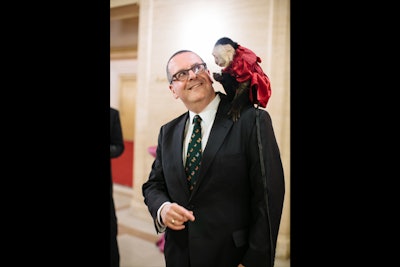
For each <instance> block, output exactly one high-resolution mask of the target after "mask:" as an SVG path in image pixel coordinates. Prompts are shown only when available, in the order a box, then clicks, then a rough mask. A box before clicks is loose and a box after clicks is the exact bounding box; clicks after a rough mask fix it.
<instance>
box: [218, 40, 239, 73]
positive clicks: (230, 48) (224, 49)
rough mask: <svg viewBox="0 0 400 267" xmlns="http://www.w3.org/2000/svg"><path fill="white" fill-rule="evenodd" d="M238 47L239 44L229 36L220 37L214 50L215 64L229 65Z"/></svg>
mask: <svg viewBox="0 0 400 267" xmlns="http://www.w3.org/2000/svg"><path fill="white" fill-rule="evenodd" d="M236 48H238V44H237V43H236V42H234V41H232V40H231V39H229V38H228V37H223V38H221V39H219V40H218V41H217V42H216V43H215V45H214V49H213V52H212V55H213V56H214V60H215V64H217V65H218V66H220V67H223V68H225V67H227V66H229V64H230V63H231V62H232V60H233V56H234V55H235V50H236Z"/></svg>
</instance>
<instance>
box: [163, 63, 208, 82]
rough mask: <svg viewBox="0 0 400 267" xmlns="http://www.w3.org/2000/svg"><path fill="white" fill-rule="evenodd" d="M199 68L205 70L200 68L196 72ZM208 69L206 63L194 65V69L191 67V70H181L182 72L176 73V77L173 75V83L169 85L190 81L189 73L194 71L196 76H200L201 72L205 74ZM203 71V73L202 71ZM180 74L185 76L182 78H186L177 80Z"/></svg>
mask: <svg viewBox="0 0 400 267" xmlns="http://www.w3.org/2000/svg"><path fill="white" fill-rule="evenodd" d="M199 66H203V67H204V69H203V70H201V68H199V69H197V70H196V68H198V67H199ZM206 69H207V64H206V63H204V62H203V63H196V64H194V65H193V66H192V67H190V68H189V69H186V70H180V71H178V72H177V73H175V74H174V75H172V77H171V82H170V83H169V84H172V82H173V81H181V82H183V81H186V80H187V79H188V77H189V71H193V72H194V74H196V75H197V74H199V73H201V72H203V71H205V70H206ZM200 70H201V71H200ZM178 74H183V76H181V77H186V78H179V79H178V78H177V75H178Z"/></svg>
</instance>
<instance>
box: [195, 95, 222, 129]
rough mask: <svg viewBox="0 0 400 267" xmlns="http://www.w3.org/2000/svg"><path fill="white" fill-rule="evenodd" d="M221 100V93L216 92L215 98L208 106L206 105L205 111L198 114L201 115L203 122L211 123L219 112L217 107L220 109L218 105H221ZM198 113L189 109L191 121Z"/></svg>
mask: <svg viewBox="0 0 400 267" xmlns="http://www.w3.org/2000/svg"><path fill="white" fill-rule="evenodd" d="M220 101H221V98H220V96H219V94H216V96H215V97H214V99H213V100H212V101H211V102H210V103H209V104H208V105H207V107H205V109H203V111H202V112H200V113H199V114H198V115H200V117H201V120H202V121H203V122H205V123H209V122H210V121H212V120H213V119H214V118H215V114H216V113H217V109H218V105H219V102H220ZM196 114H197V113H194V112H193V111H190V110H189V121H190V122H192V121H193V117H194V116H195V115H196Z"/></svg>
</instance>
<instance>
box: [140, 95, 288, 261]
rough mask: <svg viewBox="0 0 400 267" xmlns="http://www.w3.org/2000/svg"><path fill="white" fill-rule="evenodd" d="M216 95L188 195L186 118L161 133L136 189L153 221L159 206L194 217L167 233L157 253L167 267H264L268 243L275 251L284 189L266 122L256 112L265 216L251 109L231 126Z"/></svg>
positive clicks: (265, 117)
mask: <svg viewBox="0 0 400 267" xmlns="http://www.w3.org/2000/svg"><path fill="white" fill-rule="evenodd" d="M219 94H220V96H221V102H220V104H219V107H218V110H217V114H216V117H215V121H214V124H213V126H212V129H211V132H210V136H209V139H208V143H207V145H206V147H205V149H204V152H203V156H202V164H201V168H200V173H199V176H198V178H197V185H196V187H195V189H194V190H193V192H192V193H191V194H190V193H189V189H188V186H187V182H186V177H185V171H184V166H183V160H182V146H183V140H184V129H185V123H186V121H187V119H188V116H189V113H188V112H186V113H184V114H182V115H181V116H179V117H178V118H176V119H174V120H172V121H170V122H169V123H167V124H165V125H163V126H162V127H161V129H160V132H159V136H158V145H157V153H156V158H155V161H154V163H153V165H152V169H151V172H150V175H149V179H148V181H147V182H146V183H144V184H143V186H142V191H143V196H144V197H145V199H144V201H145V204H146V205H147V206H148V209H149V211H150V213H151V215H152V217H153V219H154V220H156V217H157V210H158V208H159V207H160V206H161V204H162V203H164V202H165V201H171V202H176V203H178V204H180V205H182V206H184V207H186V208H187V209H189V210H192V211H193V213H194V216H195V218H196V220H195V221H194V222H187V223H186V228H185V229H184V230H181V231H174V230H171V229H169V228H167V230H166V233H165V239H166V243H165V248H164V249H165V250H164V253H165V258H166V262H167V267H189V266H190V267H237V265H238V264H239V263H240V262H242V263H244V265H245V266H246V267H253V266H260V267H261V266H262V267H265V266H270V265H268V263H269V262H270V261H271V255H272V257H274V253H275V252H274V250H272V251H273V252H272V254H271V244H272V246H274V247H275V245H276V240H277V235H278V230H279V224H280V219H281V214H282V208H283V199H284V193H285V184H284V174H283V168H282V162H281V158H280V153H279V149H278V146H277V143H276V140H275V135H274V131H273V127H272V122H271V118H270V116H269V114H268V113H267V112H266V111H265V110H259V112H260V125H261V136H262V146H263V150H262V151H263V157H264V165H265V167H266V180H267V181H266V183H267V188H268V204H269V207H268V209H269V210H267V209H266V205H265V203H266V202H265V199H264V194H265V191H264V187H263V182H262V180H261V167H260V157H259V149H258V144H257V135H256V108H254V107H248V108H247V109H245V110H243V112H242V114H241V117H240V119H239V120H238V121H237V122H235V123H234V122H233V121H232V120H231V119H230V118H229V117H228V115H227V113H228V111H229V109H230V102H229V101H228V100H227V99H226V96H225V95H224V94H221V93H219ZM268 215H269V218H268ZM269 222H270V223H271V228H269ZM270 229H271V230H272V232H270ZM156 230H157V228H156ZM270 233H271V235H270ZM270 237H272V240H271V239H270ZM271 241H272V242H271ZM189 261H190V265H189Z"/></svg>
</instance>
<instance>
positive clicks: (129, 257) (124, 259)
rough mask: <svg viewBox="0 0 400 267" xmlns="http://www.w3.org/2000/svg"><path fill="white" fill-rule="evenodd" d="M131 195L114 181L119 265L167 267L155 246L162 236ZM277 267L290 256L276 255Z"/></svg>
mask: <svg viewBox="0 0 400 267" xmlns="http://www.w3.org/2000/svg"><path fill="white" fill-rule="evenodd" d="M131 198H132V189H131V188H129V187H126V186H121V185H118V184H114V201H115V206H116V209H117V218H118V245H119V250H120V256H121V262H120V263H121V264H120V267H164V266H165V263H164V256H163V254H162V252H160V250H159V249H158V247H157V246H156V241H157V240H158V238H159V237H160V236H159V235H157V234H155V231H154V227H153V224H152V222H151V218H150V215H149V218H148V220H146V219H143V218H139V217H138V216H137V214H136V213H135V210H134V209H133V208H132V207H131V205H130V203H131ZM143 205H144V204H143ZM275 267H290V259H287V260H283V259H279V258H277V259H276V260H275Z"/></svg>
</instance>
